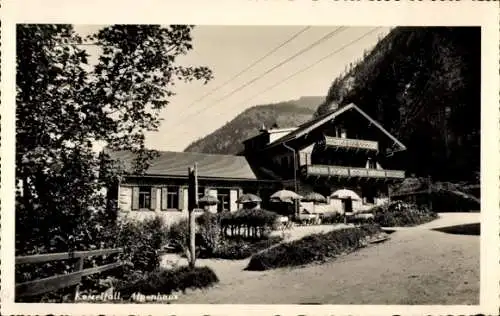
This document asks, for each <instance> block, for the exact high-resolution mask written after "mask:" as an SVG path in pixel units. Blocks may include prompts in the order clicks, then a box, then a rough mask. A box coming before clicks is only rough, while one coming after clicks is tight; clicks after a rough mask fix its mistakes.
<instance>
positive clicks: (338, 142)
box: [323, 136, 378, 151]
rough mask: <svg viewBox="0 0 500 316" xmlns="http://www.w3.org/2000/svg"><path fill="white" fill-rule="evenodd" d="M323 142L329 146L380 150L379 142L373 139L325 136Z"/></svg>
mask: <svg viewBox="0 0 500 316" xmlns="http://www.w3.org/2000/svg"><path fill="white" fill-rule="evenodd" d="M323 143H324V144H325V146H327V147H339V148H354V149H365V150H374V151H377V150H378V142H375V141H371V140H363V139H352V138H339V137H331V136H325V138H324V140H323Z"/></svg>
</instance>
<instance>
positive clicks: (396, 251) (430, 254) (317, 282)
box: [178, 219, 479, 305]
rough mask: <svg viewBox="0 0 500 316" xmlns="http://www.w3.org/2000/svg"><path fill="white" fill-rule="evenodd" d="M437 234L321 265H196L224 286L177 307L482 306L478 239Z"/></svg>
mask: <svg viewBox="0 0 500 316" xmlns="http://www.w3.org/2000/svg"><path fill="white" fill-rule="evenodd" d="M441 221H442V223H448V222H450V220H449V219H447V220H445V219H441ZM452 222H453V223H455V222H457V221H452ZM466 222H468V220H467V221H466ZM437 226H441V224H440V223H439V222H436V223H434V224H432V225H429V224H428V225H427V226H423V227H421V229H415V228H411V229H406V230H399V231H396V232H394V233H393V234H392V235H391V239H390V240H389V241H387V242H385V243H382V244H378V245H373V246H370V247H368V248H364V249H360V250H359V251H357V252H355V253H352V254H349V255H346V256H344V257H342V258H339V259H337V260H334V261H332V262H330V263H326V264H322V265H309V266H305V267H300V268H293V269H277V270H271V271H264V272H250V271H243V269H244V267H245V266H246V264H247V262H248V260H240V261H229V260H199V261H198V262H197V264H198V265H200V266H203V265H207V266H210V267H212V268H213V269H214V271H215V272H216V273H217V275H218V276H219V278H220V284H218V285H217V286H215V287H214V288H211V289H208V290H203V291H201V290H196V291H188V292H187V293H186V294H185V295H183V294H180V295H179V301H178V303H198V304H205V303H222V304H224V303H225V304H231V303H232V304H238V303H239V304H318V303H320V304H460V305H461V304H478V303H479V236H464V235H451V234H446V233H441V232H437V231H432V230H430V229H429V228H430V227H437Z"/></svg>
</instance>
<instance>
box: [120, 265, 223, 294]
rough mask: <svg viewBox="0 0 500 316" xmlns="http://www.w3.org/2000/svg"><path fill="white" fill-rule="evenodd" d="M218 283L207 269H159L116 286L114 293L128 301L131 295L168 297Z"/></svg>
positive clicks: (213, 274)
mask: <svg viewBox="0 0 500 316" xmlns="http://www.w3.org/2000/svg"><path fill="white" fill-rule="evenodd" d="M218 282H219V278H218V277H217V275H216V274H215V273H214V272H213V271H212V270H211V269H210V268H209V267H195V268H193V269H190V268H189V267H187V266H183V267H179V268H176V269H168V270H167V269H159V270H155V271H153V272H149V273H146V274H138V275H136V277H135V278H134V279H133V280H129V281H122V282H119V283H118V284H116V292H119V293H120V295H121V297H122V298H123V299H129V298H130V297H131V296H132V294H134V293H140V294H143V295H156V294H160V295H168V294H171V293H173V292H177V291H182V292H184V291H185V290H186V289H202V288H207V287H210V286H212V285H214V284H216V283H218Z"/></svg>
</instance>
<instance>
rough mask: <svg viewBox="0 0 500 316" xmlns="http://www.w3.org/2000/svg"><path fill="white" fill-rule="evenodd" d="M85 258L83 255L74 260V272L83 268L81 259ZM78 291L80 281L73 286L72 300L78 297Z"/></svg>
mask: <svg viewBox="0 0 500 316" xmlns="http://www.w3.org/2000/svg"><path fill="white" fill-rule="evenodd" d="M84 259H85V257H84V256H82V257H80V258H78V261H77V262H76V264H75V266H74V267H75V272H77V271H81V270H83V260H84ZM81 280H82V279H81V278H80V282H81ZM79 292H80V283H78V284H77V285H76V286H75V296H74V299H73V301H76V299H77V298H78V293H79Z"/></svg>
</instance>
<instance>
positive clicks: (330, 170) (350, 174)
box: [303, 165, 405, 179]
mask: <svg viewBox="0 0 500 316" xmlns="http://www.w3.org/2000/svg"><path fill="white" fill-rule="evenodd" d="M303 173H304V175H305V176H306V177H310V176H315V177H346V178H372V179H404V177H405V173H404V171H401V170H382V169H368V168H354V167H345V166H330V165H307V166H304V168H303Z"/></svg>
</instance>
